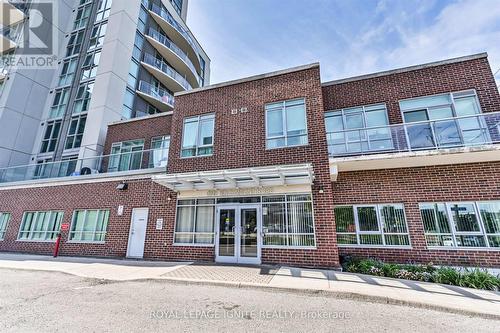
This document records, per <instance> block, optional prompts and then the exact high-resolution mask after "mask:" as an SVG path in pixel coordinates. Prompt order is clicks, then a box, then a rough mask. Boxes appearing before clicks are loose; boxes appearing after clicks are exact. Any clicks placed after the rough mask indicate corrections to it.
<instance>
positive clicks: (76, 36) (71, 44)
mask: <svg viewBox="0 0 500 333" xmlns="http://www.w3.org/2000/svg"><path fill="white" fill-rule="evenodd" d="M84 32H85V30H79V31H76V32H73V33H72V34H71V35H70V37H69V41H68V46H67V48H66V57H70V56H72V55H74V54H77V53H80V49H81V48H82V43H83V35H84Z"/></svg>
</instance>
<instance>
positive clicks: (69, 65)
mask: <svg viewBox="0 0 500 333" xmlns="http://www.w3.org/2000/svg"><path fill="white" fill-rule="evenodd" d="M77 64H78V58H72V59H68V60H65V61H64V63H63V66H62V70H61V75H59V85H60V86H65V85H68V84H71V82H72V81H73V77H74V76H75V71H76V65H77Z"/></svg>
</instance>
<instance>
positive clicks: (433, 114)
mask: <svg viewBox="0 0 500 333" xmlns="http://www.w3.org/2000/svg"><path fill="white" fill-rule="evenodd" d="M399 105H400V108H401V112H402V113H403V120H404V122H405V123H406V124H407V125H405V127H406V132H407V135H408V140H409V145H410V147H409V148H411V149H422V148H430V147H443V146H445V147H449V146H462V145H470V144H481V143H485V142H489V141H490V138H489V131H488V127H487V124H486V122H485V120H484V117H483V116H481V114H480V113H481V108H480V107H479V102H478V100H477V96H476V92H475V91H474V90H467V91H461V92H454V93H447V94H441V95H433V96H425V97H418V98H412V99H407V100H402V101H400V102H399Z"/></svg>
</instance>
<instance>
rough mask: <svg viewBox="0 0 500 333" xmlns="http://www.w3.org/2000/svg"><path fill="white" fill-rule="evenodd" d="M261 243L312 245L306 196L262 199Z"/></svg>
mask: <svg viewBox="0 0 500 333" xmlns="http://www.w3.org/2000/svg"><path fill="white" fill-rule="evenodd" d="M262 215H263V219H262V231H263V234H264V244H263V245H264V246H289V247H311V246H315V245H316V243H315V238H314V221H313V209H312V199H311V196H310V195H307V194H306V195H287V196H284V195H282V196H272V197H263V198H262Z"/></svg>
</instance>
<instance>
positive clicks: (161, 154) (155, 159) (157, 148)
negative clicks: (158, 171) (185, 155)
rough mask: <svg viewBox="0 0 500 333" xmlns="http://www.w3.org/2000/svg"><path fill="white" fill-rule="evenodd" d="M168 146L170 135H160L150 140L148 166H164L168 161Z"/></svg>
mask: <svg viewBox="0 0 500 333" xmlns="http://www.w3.org/2000/svg"><path fill="white" fill-rule="evenodd" d="M169 148H170V136H160V137H156V138H153V139H152V140H151V152H150V157H149V167H150V168H161V167H166V166H167V162H168V150H169Z"/></svg>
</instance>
